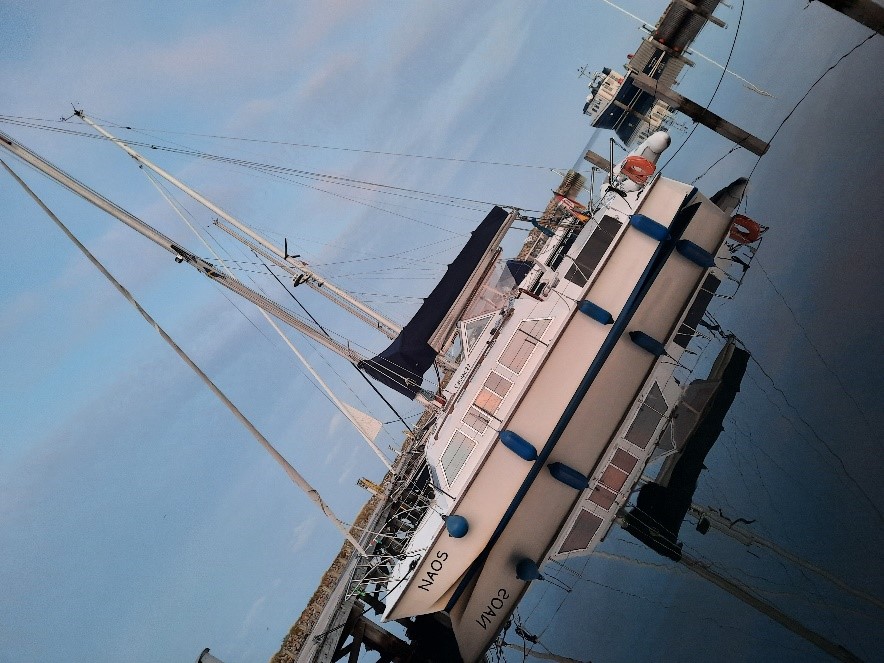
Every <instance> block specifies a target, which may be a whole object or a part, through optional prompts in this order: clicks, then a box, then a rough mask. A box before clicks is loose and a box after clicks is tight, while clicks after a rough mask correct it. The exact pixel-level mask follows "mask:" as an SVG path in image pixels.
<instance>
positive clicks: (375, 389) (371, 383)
mask: <svg viewBox="0 0 884 663" xmlns="http://www.w3.org/2000/svg"><path fill="white" fill-rule="evenodd" d="M255 257H256V258H258V260H260V259H261V258H260V256H258V254H257V253H256V254H255ZM264 267H265V268H266V269H267V271H268V272H270V275H271V276H272V277H273V278H274V279H276V281H277V283H279V285H280V286H282V289H283V290H285V291H286V292H287V293H288V294H289V296H290V297H291V298H292V299H293V300H295V303H296V304H297V305H298V306H299V307H300V308H301V310H302V311H304V313H305V314H306V315H307V317H309V318H310V319H311V320H312V321H313V323H314V324H315V325H316V326H317V327H318V328H319V329H320V331H322V333H323V334H325V335H326V336H328V337H329V338H331V336H330V335H329V333H328V331H326V329H325V327H323V326H322V325H321V324H319V321H318V320H317V319H316V318H314V317H313V314H312V313H310V311H308V310H307V308H306V307H305V306H304V305H303V304H302V303H301V301H300V300H299V299H298V298H297V297H296V296H295V293H293V292H292V291H291V290H289V289H288V288H287V287H286V285H285V283H283V282H282V280H280V278H279V277H278V276H277V275H276V274H274V273H273V271H272V270H271V269H270V268H269V267H267V265H266V264H265V265H264ZM353 367H354V368H355V369H356V372H357V373H359V375H361V376H362V379H363V380H365V382H367V383H368V386H370V387H371V388H372V391H374V393H376V394H377V395H378V396H379V397H380V398H381V400H382V401H383V402H384V404H385V405H386V406H387V407H388V408H389V409H390V411H391V412H392V413H393V414H394V415H395V416H396V418H397V419H399V421H400V422H402V425H403V426H405V428H406V430H408V432H409V433H413V432H414V431H413V429H412V428H411V426H409V425H408V422H407V421H405V418H404V417H403V416H402V415H401V414H399V411H398V410H397V409H396V408H395V407H394V405H393V404H392V403H391V402H390V401H389V400H388V399H387V397H386V396H384V395H383V394H382V393H381V391H380V390H379V389H378V388H377V386H376V385H375V384H374V383H373V382H372V381H371V379H370V378H369V377H368V376H367V375H366V374H365V372H364V371H363V370H362V369H360V368H359V367H358V366H356V365H355V364H353Z"/></svg>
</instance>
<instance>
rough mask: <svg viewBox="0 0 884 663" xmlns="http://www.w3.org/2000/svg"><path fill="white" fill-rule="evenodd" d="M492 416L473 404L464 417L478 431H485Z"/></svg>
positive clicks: (467, 423) (464, 420)
mask: <svg viewBox="0 0 884 663" xmlns="http://www.w3.org/2000/svg"><path fill="white" fill-rule="evenodd" d="M490 421H491V418H490V417H489V416H488V415H487V414H485V413H484V412H482V410H480V409H479V408H477V407H475V406H473V407H471V408H470V409H469V410H468V411H467V413H466V414H465V415H464V417H463V422H464V423H465V424H466V425H467V426H469V427H470V428H472V429H473V430H474V431H476V432H477V433H484V432H485V429H486V428H487V427H488V423H489V422H490Z"/></svg>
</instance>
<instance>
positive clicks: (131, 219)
mask: <svg viewBox="0 0 884 663" xmlns="http://www.w3.org/2000/svg"><path fill="white" fill-rule="evenodd" d="M0 147H2V148H5V149H7V150H8V151H9V152H11V153H12V154H14V155H15V156H17V157H19V158H20V159H21V160H22V161H24V162H25V163H27V164H29V165H31V166H33V167H34V168H36V169H37V170H39V171H40V172H41V173H44V174H45V175H47V176H49V177H50V178H51V179H53V180H55V181H56V182H58V183H59V184H61V185H62V186H64V187H65V188H67V189H69V190H70V191H72V192H73V193H75V194H77V195H78V196H80V197H81V198H83V199H84V200H87V201H89V202H90V203H92V204H93V205H95V206H96V207H98V208H99V209H100V210H102V211H104V212H107V213H108V214H110V215H111V216H113V217H114V218H116V219H118V220H119V221H122V222H123V223H125V224H126V225H127V226H129V227H130V228H132V229H133V230H135V231H137V232H138V233H140V234H141V235H143V236H144V237H147V238H148V239H149V240H151V241H152V242H154V243H156V244H158V245H159V246H161V247H163V248H164V249H166V250H167V251H169V252H170V253H171V254H173V255H174V256H175V261H176V262H186V263H188V264H189V265H191V266H192V267H194V268H195V269H196V270H198V271H200V272H202V273H203V274H204V275H206V276H207V277H209V278H210V279H212V280H213V281H215V282H216V283H220V284H221V285H223V286H224V287H226V288H228V289H230V290H232V291H233V292H235V293H236V294H238V295H240V296H241V297H243V298H244V299H247V300H249V301H250V302H252V303H253V304H255V305H256V306H258V307H259V308H260V309H262V310H264V311H267V312H268V313H270V314H271V315H273V316H274V317H276V318H278V319H280V320H282V321H283V322H284V323H286V324H287V325H290V326H291V327H293V328H294V329H296V330H298V331H299V332H301V333H302V334H304V335H305V336H309V337H310V338H312V339H313V340H314V341H316V342H317V343H319V344H320V345H322V346H323V347H325V348H328V349H329V350H331V351H332V352H334V353H336V354H338V355H340V356H341V357H344V358H345V359H346V360H347V361H349V362H351V363H353V364H358V363H359V362H360V361H364V360H365V357H363V356H362V355H360V354H359V353H358V352H356V351H354V350H351V349H350V348H348V347H346V346H344V345H342V344H341V343H338V342H337V341H335V340H334V339H331V338H329V337H328V336H327V335H326V334H323V333H322V332H321V331H320V330H318V329H315V328H314V327H312V326H311V325H309V324H307V323H306V322H304V321H302V320H300V319H298V318H297V317H295V316H294V315H292V314H291V313H290V312H289V311H287V310H286V309H284V308H283V307H282V306H280V305H279V304H277V303H276V302H274V301H272V300H271V299H268V298H267V297H265V296H264V295H261V294H259V293H257V292H255V291H254V290H252V289H251V288H249V287H247V286H245V285H243V284H242V283H241V282H240V281H237V280H236V279H231V278H228V277H226V276H224V275H223V274H220V273H219V272H218V271H217V270H216V269H215V267H214V266H213V265H212V264H211V263H208V262H206V261H205V260H203V259H202V258H199V257H198V256H195V255H194V254H192V253H190V252H189V251H187V250H186V249H184V248H182V247H180V246H178V244H176V243H175V242H174V241H173V240H171V239H170V238H168V237H166V236H165V235H164V234H163V233H161V232H160V231H159V230H157V229H155V228H153V227H151V226H150V225H148V224H146V223H145V222H144V221H142V220H141V219H139V218H137V217H136V216H134V215H133V214H131V213H129V212H127V211H126V210H124V209H123V208H122V207H120V206H119V205H117V204H115V203H112V202H111V201H109V200H108V199H107V198H105V197H104V196H102V195H101V194H99V193H98V192H96V191H94V190H93V189H90V188H89V187H88V186H86V185H85V184H83V183H82V182H79V181H78V180H76V179H74V178H73V177H71V176H70V175H68V174H67V173H65V172H64V171H63V170H61V169H60V168H57V167H56V166H54V165H52V164H51V163H49V162H48V161H46V160H45V159H43V158H42V157H41V156H39V155H37V154H36V153H34V152H32V151H31V150H29V149H28V148H27V147H25V146H24V145H22V144H21V143H19V142H18V141H16V140H15V139H14V138H12V137H11V136H8V135H7V134H5V133H3V132H2V131H0Z"/></svg>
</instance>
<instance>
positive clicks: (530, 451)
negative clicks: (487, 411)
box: [499, 430, 537, 461]
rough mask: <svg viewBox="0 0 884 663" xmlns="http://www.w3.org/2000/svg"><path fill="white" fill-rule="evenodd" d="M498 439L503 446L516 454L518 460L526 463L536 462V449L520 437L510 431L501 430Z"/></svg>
mask: <svg viewBox="0 0 884 663" xmlns="http://www.w3.org/2000/svg"><path fill="white" fill-rule="evenodd" d="M499 437H500V441H501V442H502V443H503V446H505V447H506V448H507V449H509V450H510V451H512V452H513V453H514V454H516V455H517V456H518V457H519V458H523V459H525V460H527V461H534V460H537V449H536V448H535V446H534V445H533V444H531V443H530V442H528V440H526V439H525V438H523V437H522V436H521V435H518V434H516V433H514V432H512V431H511V430H502V431H500V436H499Z"/></svg>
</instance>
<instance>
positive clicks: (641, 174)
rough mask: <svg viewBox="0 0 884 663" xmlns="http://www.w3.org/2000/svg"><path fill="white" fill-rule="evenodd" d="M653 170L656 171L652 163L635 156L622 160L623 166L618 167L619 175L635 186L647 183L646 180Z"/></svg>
mask: <svg viewBox="0 0 884 663" xmlns="http://www.w3.org/2000/svg"><path fill="white" fill-rule="evenodd" d="M655 170H657V167H656V166H655V165H654V163H653V162H652V161H648V160H647V159H645V158H644V157H640V156H638V155H637V154H633V155H632V156H628V157H626V158H625V159H624V160H623V165H622V166H620V173H621V174H622V175H623V176H624V177H626V178H627V179H629V180H632V181H633V182H635V183H636V184H644V183H645V182H647V181H648V178H649V177H650V176H651V175H653V174H654V171H655Z"/></svg>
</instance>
